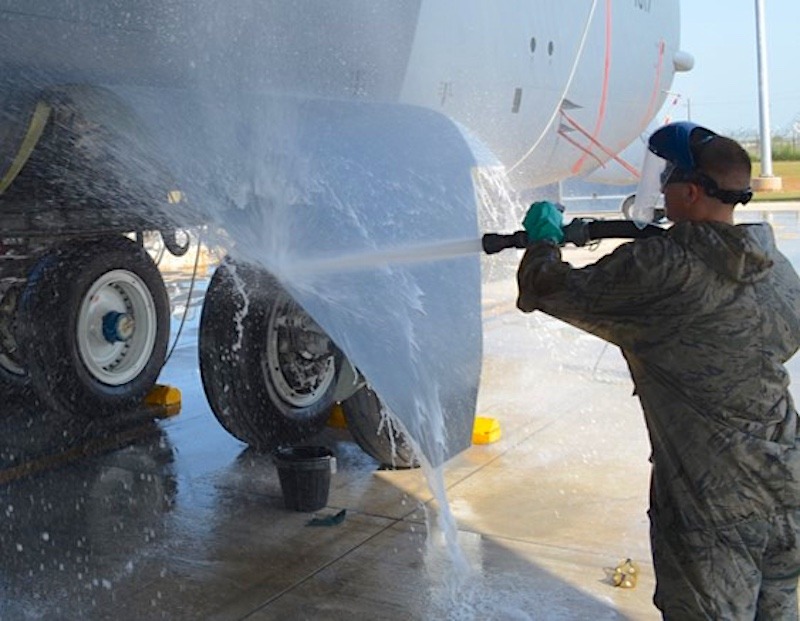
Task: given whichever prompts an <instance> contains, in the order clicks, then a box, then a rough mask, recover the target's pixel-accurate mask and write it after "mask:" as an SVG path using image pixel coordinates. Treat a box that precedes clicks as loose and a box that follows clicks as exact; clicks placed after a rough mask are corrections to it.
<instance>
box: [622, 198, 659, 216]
mask: <svg viewBox="0 0 800 621" xmlns="http://www.w3.org/2000/svg"><path fill="white" fill-rule="evenodd" d="M635 202H636V194H631V195H630V196H627V197H626V198H625V200H624V201H622V209H621V211H622V215H623V217H624V218H625V219H626V220H631V219H632V218H631V210H632V209H633V204H634V203H635ZM665 216H666V212H665V211H664V208H663V207H656V208H655V209H654V210H653V220H652V221H653V223H656V222H661V221H662V220H663V219H664V217H665Z"/></svg>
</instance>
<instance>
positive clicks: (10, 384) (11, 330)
mask: <svg viewBox="0 0 800 621" xmlns="http://www.w3.org/2000/svg"><path fill="white" fill-rule="evenodd" d="M18 294H19V287H16V286H15V287H12V288H11V289H10V290H9V291H7V292H6V294H5V295H6V297H5V298H0V339H2V341H3V342H4V344H5V346H6V348H8V349H11V350H12V351H15V354H14V355H13V356H12V355H11V354H10V353H8V350H7V349H6V351H4V349H5V348H4V347H2V346H0V391H2V394H7V393H8V392H9V391H10V392H17V391H24V390H25V389H26V388H27V386H28V385H29V384H30V378H29V376H28V371H27V370H26V369H25V368H24V367H23V366H22V361H21V360H20V359H19V347H18V346H17V343H16V338H15V336H14V334H15V333H16V332H17V330H16V324H17V320H16V310H17V299H18Z"/></svg>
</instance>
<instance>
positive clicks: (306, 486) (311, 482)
mask: <svg viewBox="0 0 800 621" xmlns="http://www.w3.org/2000/svg"><path fill="white" fill-rule="evenodd" d="M275 465H276V466H277V467H278V477H279V478H280V481H281V490H282V491H283V501H284V503H285V504H286V508H287V509H292V510H294V511H316V510H317V509H322V508H323V507H324V506H325V505H327V504H328V490H329V489H330V486H331V472H332V471H334V470H335V467H336V460H335V458H334V457H333V453H331V451H330V450H328V449H327V448H325V447H324V446H289V447H286V448H280V449H278V450H277V451H276V452H275Z"/></svg>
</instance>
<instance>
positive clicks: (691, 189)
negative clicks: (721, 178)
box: [686, 183, 703, 205]
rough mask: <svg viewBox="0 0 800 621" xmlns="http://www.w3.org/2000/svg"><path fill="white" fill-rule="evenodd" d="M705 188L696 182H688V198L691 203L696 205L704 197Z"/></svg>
mask: <svg viewBox="0 0 800 621" xmlns="http://www.w3.org/2000/svg"><path fill="white" fill-rule="evenodd" d="M702 194H703V190H702V189H701V188H700V186H699V185H697V184H696V183H687V184H686V200H687V202H688V203H689V204H691V205H694V204H695V203H696V202H697V201H698V200H700V198H701V197H702Z"/></svg>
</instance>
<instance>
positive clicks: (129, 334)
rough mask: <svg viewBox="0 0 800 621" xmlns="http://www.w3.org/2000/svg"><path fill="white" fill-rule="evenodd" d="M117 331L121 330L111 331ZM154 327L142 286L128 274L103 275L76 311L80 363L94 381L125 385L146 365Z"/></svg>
mask: <svg viewBox="0 0 800 621" xmlns="http://www.w3.org/2000/svg"><path fill="white" fill-rule="evenodd" d="M115 319H116V323H114V321H113V320H115ZM131 322H132V323H131ZM112 324H113V325H112ZM117 325H118V326H124V327H119V328H117V329H113V328H114V327H115V326H117ZM157 326H158V323H157V312H156V307H155V302H154V300H153V295H152V294H151V292H150V290H149V289H148V287H147V285H146V284H145V282H144V281H143V280H142V279H141V278H139V276H137V275H136V274H134V273H133V272H129V271H127V270H113V271H111V272H106V273H105V274H103V275H102V276H101V277H100V278H98V279H97V280H96V281H94V282H93V283H92V285H91V286H90V287H89V290H88V291H87V292H86V296H85V297H84V299H83V302H82V303H81V307H80V310H79V314H78V321H77V345H78V351H79V353H80V356H81V360H82V361H83V364H84V365H85V366H86V368H87V370H88V371H89V373H91V375H92V376H93V377H94V378H95V379H97V380H98V381H100V382H103V383H104V384H108V385H111V386H120V385H122V384H126V383H128V382H130V381H131V380H133V379H135V378H136V377H137V376H138V375H139V374H140V373H141V372H142V371H143V370H144V368H145V367H146V366H147V364H148V362H149V361H150V357H151V355H152V353H153V347H154V345H155V341H156V331H157Z"/></svg>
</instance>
